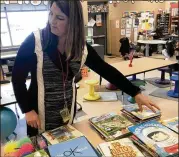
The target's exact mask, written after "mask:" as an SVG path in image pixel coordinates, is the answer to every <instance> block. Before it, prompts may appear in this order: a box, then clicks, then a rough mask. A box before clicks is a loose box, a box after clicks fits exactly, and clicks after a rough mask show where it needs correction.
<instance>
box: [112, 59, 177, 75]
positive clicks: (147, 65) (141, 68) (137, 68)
mask: <svg viewBox="0 0 179 157" xmlns="http://www.w3.org/2000/svg"><path fill="white" fill-rule="evenodd" d="M176 63H177V61H171V60H162V59H161V60H159V59H155V58H150V57H142V58H137V59H133V62H132V67H129V61H122V62H119V63H114V64H111V65H112V66H113V67H115V68H116V69H117V70H119V71H120V72H121V73H122V74H123V75H124V76H130V75H133V74H139V73H143V72H147V71H151V70H155V69H158V68H162V67H165V66H168V65H172V64H176Z"/></svg>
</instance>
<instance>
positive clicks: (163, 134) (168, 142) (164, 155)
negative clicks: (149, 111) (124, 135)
mask: <svg viewBox="0 0 179 157" xmlns="http://www.w3.org/2000/svg"><path fill="white" fill-rule="evenodd" d="M129 131H130V132H131V133H132V134H133V135H132V136H131V140H132V141H133V142H134V143H136V144H137V145H138V146H139V147H141V148H142V149H144V150H145V151H146V152H148V153H149V154H150V155H151V156H152V157H169V156H178V153H179V151H178V134H177V133H176V132H174V131H172V130H170V129H169V128H167V127H166V126H164V125H162V124H161V123H159V122H157V121H156V120H151V121H147V122H144V123H140V124H137V125H135V126H132V127H129Z"/></svg>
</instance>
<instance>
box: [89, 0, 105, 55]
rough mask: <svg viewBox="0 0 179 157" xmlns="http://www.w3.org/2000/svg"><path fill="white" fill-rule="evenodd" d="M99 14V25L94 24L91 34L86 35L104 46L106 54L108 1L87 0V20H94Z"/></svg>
mask: <svg viewBox="0 0 179 157" xmlns="http://www.w3.org/2000/svg"><path fill="white" fill-rule="evenodd" d="M98 15H100V16H101V25H97V24H95V25H94V26H93V27H90V26H86V27H87V28H92V32H93V33H92V36H88V35H87V38H88V39H91V40H93V42H94V44H99V45H103V46H104V54H107V16H108V2H107V1H88V21H90V20H91V18H92V19H94V20H95V21H96V19H97V16H98Z"/></svg>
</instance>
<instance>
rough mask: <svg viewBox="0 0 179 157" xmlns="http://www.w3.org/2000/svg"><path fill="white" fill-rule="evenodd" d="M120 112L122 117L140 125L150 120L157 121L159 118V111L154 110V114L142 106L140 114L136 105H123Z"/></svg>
mask: <svg viewBox="0 0 179 157" xmlns="http://www.w3.org/2000/svg"><path fill="white" fill-rule="evenodd" d="M121 112H122V115H123V116H125V117H126V118H127V119H129V120H130V121H131V122H133V123H141V122H145V121H148V120H152V119H155V120H159V119H160V117H161V112H160V110H156V112H155V113H154V112H153V111H152V110H150V109H149V108H148V107H146V106H143V111H142V112H141V111H140V110H139V107H138V105H137V104H130V105H124V106H123V109H122V110H121Z"/></svg>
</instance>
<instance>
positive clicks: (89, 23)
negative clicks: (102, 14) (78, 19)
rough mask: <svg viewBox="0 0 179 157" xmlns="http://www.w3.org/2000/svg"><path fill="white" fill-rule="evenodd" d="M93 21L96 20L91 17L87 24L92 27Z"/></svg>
mask: <svg viewBox="0 0 179 157" xmlns="http://www.w3.org/2000/svg"><path fill="white" fill-rule="evenodd" d="M95 23H96V21H95V20H94V19H93V18H91V19H90V21H89V22H88V26H91V27H94V25H95Z"/></svg>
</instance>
